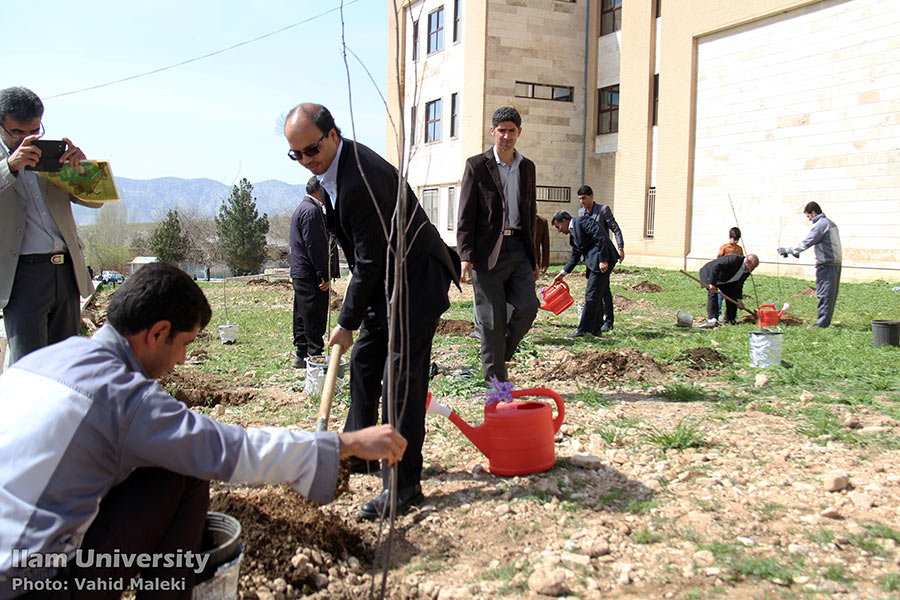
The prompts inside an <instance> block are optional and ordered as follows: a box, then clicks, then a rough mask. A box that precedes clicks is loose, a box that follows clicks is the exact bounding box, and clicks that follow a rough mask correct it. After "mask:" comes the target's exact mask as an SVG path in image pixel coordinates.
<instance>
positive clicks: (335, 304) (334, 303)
mask: <svg viewBox="0 0 900 600" xmlns="http://www.w3.org/2000/svg"><path fill="white" fill-rule="evenodd" d="M343 305H344V297H343V296H342V295H341V294H338V293H337V292H335V291H332V292H331V299H330V300H329V304H328V308H329V310H341V307H342V306H343Z"/></svg>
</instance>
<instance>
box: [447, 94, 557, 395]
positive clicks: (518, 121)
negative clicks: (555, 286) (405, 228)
mask: <svg viewBox="0 0 900 600" xmlns="http://www.w3.org/2000/svg"><path fill="white" fill-rule="evenodd" d="M521 133H522V117H521V116H520V115H519V112H518V111H517V110H516V109H514V108H512V107H509V106H503V107H501V108H498V109H497V110H496V111H494V115H493V118H492V120H491V136H493V138H494V145H493V146H491V148H490V149H488V151H487V152H485V153H484V154H476V155H475V156H472V157H471V158H469V159H468V160H467V161H466V169H465V172H464V173H463V178H462V185H461V188H462V190H461V192H460V198H459V218H458V221H457V228H456V245H457V248H458V249H459V256H460V258H461V259H462V271H463V281H464V282H465V281H468V278H469V276H470V275H471V278H472V285H473V287H474V288H475V312H476V314H477V317H478V322H479V323H480V324H481V331H480V333H481V363H482V367H483V369H484V378H485V381H490V379H491V377H496V378H497V379H498V380H499V381H507V379H508V377H507V372H506V362H507V361H508V360H510V359H511V358H512V356H513V354H514V353H515V351H516V348H517V347H518V345H519V342H520V341H521V340H522V338H523V337H525V334H526V333H528V330H529V329H530V328H531V324H532V323H533V322H534V318H535V317H536V316H537V311H538V306H539V305H540V303H539V302H538V299H537V296H535V293H534V282H535V280H536V279H537V276H538V269H539V267H538V265H537V262H536V261H535V255H534V228H535V215H536V214H537V200H536V187H535V169H534V163H533V162H531V161H530V160H528V159H527V158H525V157H524V156H522V154H521V153H519V151H518V150H516V149H515V147H516V140H517V139H518V138H519V134H521ZM507 304H511V305H512V307H513V310H512V313H510V314H509V315H507V310H506V305H507Z"/></svg>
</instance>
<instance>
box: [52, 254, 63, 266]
mask: <svg viewBox="0 0 900 600" xmlns="http://www.w3.org/2000/svg"><path fill="white" fill-rule="evenodd" d="M64 262H66V255H65V254H54V255H53V256H51V257H50V263H51V264H54V265H61V264H63V263H64Z"/></svg>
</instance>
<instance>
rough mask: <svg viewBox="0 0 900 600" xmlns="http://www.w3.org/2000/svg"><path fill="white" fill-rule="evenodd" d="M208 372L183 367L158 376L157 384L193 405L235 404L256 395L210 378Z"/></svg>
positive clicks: (178, 398) (188, 404)
mask: <svg viewBox="0 0 900 600" xmlns="http://www.w3.org/2000/svg"><path fill="white" fill-rule="evenodd" d="M209 377H210V375H209V374H203V375H201V374H199V373H193V372H190V371H185V370H184V369H176V370H174V371H169V372H168V373H166V374H165V375H164V376H163V377H160V378H159V384H160V385H161V386H163V388H165V390H166V391H167V392H169V393H170V394H172V396H173V397H174V398H175V399H176V400H180V401H182V402H184V403H185V404H186V405H187V406H188V407H189V408H190V407H193V406H209V407H212V406H215V405H216V404H227V405H229V406H237V405H238V404H243V403H245V402H249V401H250V400H253V399H254V398H255V397H256V392H255V391H253V390H250V389H243V390H242V389H234V388H233V386H230V385H228V384H225V383H222V382H218V381H215V380H211V379H210V378H209Z"/></svg>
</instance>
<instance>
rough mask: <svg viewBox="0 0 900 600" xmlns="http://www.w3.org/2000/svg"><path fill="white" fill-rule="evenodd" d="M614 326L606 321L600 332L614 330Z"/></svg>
mask: <svg viewBox="0 0 900 600" xmlns="http://www.w3.org/2000/svg"><path fill="white" fill-rule="evenodd" d="M612 328H613V326H612V325H611V324H609V323H604V324H603V326H602V327H601V328H600V332H601V333H606V332H607V331H612Z"/></svg>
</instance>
